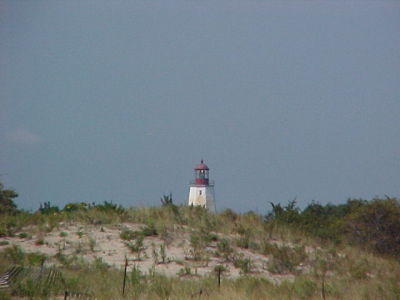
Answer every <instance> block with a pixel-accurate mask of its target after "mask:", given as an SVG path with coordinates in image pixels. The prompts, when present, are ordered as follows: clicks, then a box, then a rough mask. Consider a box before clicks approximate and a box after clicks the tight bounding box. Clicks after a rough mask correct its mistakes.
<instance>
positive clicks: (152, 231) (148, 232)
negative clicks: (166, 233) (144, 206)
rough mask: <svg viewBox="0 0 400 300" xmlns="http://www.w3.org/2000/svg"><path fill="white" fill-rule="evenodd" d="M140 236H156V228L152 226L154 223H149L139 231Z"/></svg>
mask: <svg viewBox="0 0 400 300" xmlns="http://www.w3.org/2000/svg"><path fill="white" fill-rule="evenodd" d="M141 234H143V235H144V236H156V235H158V233H157V230H156V227H155V226H154V223H152V222H151V223H149V224H147V225H146V227H144V228H143V229H142V231H141Z"/></svg>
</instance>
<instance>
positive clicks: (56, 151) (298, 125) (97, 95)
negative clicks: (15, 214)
mask: <svg viewBox="0 0 400 300" xmlns="http://www.w3.org/2000/svg"><path fill="white" fill-rule="evenodd" d="M399 32H400V1H383V0H382V1H267V0H266V1H262V0H259V1H253V0H247V1H244V0H243V1H236V0H219V1H175V0H171V1H165V0H160V1H100V0H97V1H4V0H0V120H1V121H0V145H1V147H0V174H1V175H0V176H1V177H0V181H2V182H3V183H4V184H5V185H6V186H7V187H12V188H14V189H16V190H17V192H19V194H20V197H19V198H18V199H17V203H18V205H19V206H20V207H23V208H26V209H37V208H38V207H39V203H40V202H45V201H51V202H52V203H53V204H57V205H60V206H63V205H65V204H66V203H68V202H72V201H86V202H92V201H96V202H102V201H104V200H108V201H110V200H113V201H114V202H116V203H120V204H123V205H124V206H143V205H158V204H159V203H160V202H159V199H160V197H161V196H162V195H163V194H165V193H169V192H172V194H173V197H174V200H175V202H177V203H184V202H186V199H187V196H188V182H189V181H190V180H191V179H192V177H193V167H194V165H195V164H196V163H198V162H199V161H200V159H201V158H204V160H205V162H206V163H207V164H208V165H209V167H210V169H211V176H212V177H213V179H215V182H216V186H215V189H216V200H217V208H218V209H219V210H220V209H223V208H227V207H230V208H233V209H235V210H237V211H247V210H250V209H251V210H257V211H258V212H260V213H265V212H266V211H267V210H269V204H268V202H269V201H273V202H281V203H286V202H287V201H288V200H292V199H293V198H295V197H297V200H298V203H299V204H300V205H301V206H304V205H306V204H307V203H309V202H310V201H311V200H316V201H319V202H321V203H328V202H332V203H341V202H344V201H345V200H346V199H347V198H348V197H363V198H367V199H370V198H372V197H374V196H383V195H385V194H387V195H390V196H396V197H399V196H400V183H399V179H400V161H399V157H400V118H399V114H400V34H399Z"/></svg>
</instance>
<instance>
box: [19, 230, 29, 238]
mask: <svg viewBox="0 0 400 300" xmlns="http://www.w3.org/2000/svg"><path fill="white" fill-rule="evenodd" d="M28 236H29V235H28V234H27V233H26V232H21V233H20V234H18V237H19V238H21V239H24V238H27V237H28Z"/></svg>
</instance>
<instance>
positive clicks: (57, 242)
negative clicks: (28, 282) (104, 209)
mask: <svg viewBox="0 0 400 300" xmlns="http://www.w3.org/2000/svg"><path fill="white" fill-rule="evenodd" d="M143 227H144V225H143V224H130V223H124V224H121V225H114V226H112V225H103V226H101V225H83V224H74V223H72V224H67V223H62V224H59V226H58V227H57V228H55V229H53V230H52V231H51V232H43V231H40V230H38V228H35V227H33V226H32V227H29V228H24V230H23V232H27V233H28V237H26V238H20V237H18V235H17V236H16V237H3V238H0V241H8V242H9V244H8V245H3V246H0V251H1V250H2V249H4V248H5V247H10V246H11V245H16V246H20V247H21V248H22V249H23V250H24V251H25V252H40V253H43V254H45V255H46V256H48V257H49V259H48V260H47V263H48V264H60V262H59V260H58V259H57V258H56V256H63V257H65V258H67V259H71V258H75V259H81V260H82V261H86V262H88V263H90V262H93V261H94V260H95V259H98V260H101V261H102V262H104V263H106V264H108V265H110V266H113V267H115V268H118V269H122V268H123V267H124V265H125V258H128V260H129V270H130V269H132V267H133V266H136V267H137V268H139V269H140V270H141V271H142V272H143V273H147V272H150V271H152V270H154V271H156V272H160V273H163V274H165V275H167V276H186V277H193V276H205V275H208V274H210V273H213V272H214V267H215V266H217V265H223V266H225V267H226V269H227V271H226V272H225V274H224V276H226V277H228V278H237V277H239V276H240V275H241V270H240V268H236V267H235V266H234V264H233V262H232V261H225V260H224V259H223V258H222V257H219V256H217V255H216V252H217V251H216V242H212V243H211V244H210V245H209V246H208V247H207V248H206V249H204V253H205V257H206V259H204V260H203V261H195V260H193V259H191V246H190V228H185V227H183V226H176V227H174V228H173V230H172V232H170V233H169V234H168V239H167V240H166V238H165V237H163V238H161V237H160V236H150V237H145V238H144V240H143V251H141V253H140V258H139V259H138V257H137V256H138V255H137V253H132V252H131V250H130V249H129V248H128V246H127V241H124V240H123V239H121V237H120V234H121V232H122V230H123V229H129V230H133V231H139V230H141V229H142V228H143ZM161 245H165V254H166V257H165V261H164V262H162V255H161V250H160V249H161ZM234 250H235V252H236V253H238V254H239V255H243V258H249V259H250V261H251V265H252V267H251V274H253V275H254V276H258V277H263V278H266V279H269V280H270V281H271V282H274V283H279V282H282V281H283V280H293V278H294V276H293V275H292V274H283V275H282V274H272V273H270V272H269V271H268V270H267V264H268V261H269V259H270V258H269V257H268V256H265V255H261V254H258V253H254V252H252V251H250V250H248V249H241V248H234ZM189 270H190V274H188V273H189Z"/></svg>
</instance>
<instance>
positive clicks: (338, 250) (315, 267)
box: [0, 185, 400, 300]
mask: <svg viewBox="0 0 400 300" xmlns="http://www.w3.org/2000/svg"><path fill="white" fill-rule="evenodd" d="M15 197H16V193H15V192H14V191H12V190H4V187H3V185H1V186H0V247H1V248H0V249H1V251H0V274H1V273H3V272H6V271H7V270H9V269H10V268H11V267H13V266H18V267H19V268H21V270H23V271H21V272H20V273H18V274H20V275H18V276H20V277H19V278H20V279H18V280H16V281H14V282H13V283H10V286H9V287H8V288H7V289H0V299H13V297H28V298H30V299H54V297H59V299H64V298H63V296H64V294H65V292H68V293H70V294H73V293H76V294H80V295H83V296H91V297H94V298H96V299H191V298H195V299H217V300H218V299H256V300H257V299H323V300H325V299H355V300H357V299H399V295H400V284H399V278H400V264H399V259H400V235H399V232H400V202H399V200H398V199H396V198H390V197H387V198H385V199H379V198H376V199H372V200H370V201H367V200H363V199H349V200H348V201H347V202H346V203H344V204H339V205H333V204H327V205H322V204H319V203H317V202H312V203H311V204H309V205H308V206H307V207H306V208H304V209H302V210H301V209H300V208H298V207H297V206H296V202H295V201H291V202H289V203H288V204H287V205H281V204H275V203H270V204H266V210H267V209H270V212H269V213H267V214H266V215H259V214H256V213H254V212H247V213H243V214H238V213H235V212H233V211H232V210H225V211H223V212H221V213H217V214H211V213H209V212H208V211H206V210H205V209H203V208H200V207H187V206H177V205H175V204H174V203H173V201H172V195H169V196H164V197H163V198H161V202H162V205H161V206H160V207H145V208H129V209H126V208H123V207H121V206H119V205H116V204H114V203H112V202H104V203H102V204H96V203H69V204H67V205H65V207H63V208H59V207H57V206H55V205H52V204H51V203H45V204H42V205H40V207H39V209H38V210H37V211H35V212H26V211H21V210H18V209H17V207H16V206H15V205H14V203H13V201H12V199H13V198H15ZM267 206H269V207H267ZM61 224H74V226H77V228H78V229H77V230H76V231H74V232H73V233H67V232H65V231H63V230H64V229H63V228H60V226H61ZM125 224H127V225H129V224H133V225H135V226H136V227H135V226H133V225H132V226H125ZM86 225H88V226H89V225H90V226H94V227H93V228H98V231H100V232H104V231H107V230H108V231H109V230H110V229H109V228H118V230H119V231H118V238H119V240H120V242H121V243H123V244H124V245H125V247H126V248H127V249H128V250H129V251H130V253H131V254H132V255H131V259H130V260H129V262H128V268H127V271H126V273H125V270H124V268H123V267H122V268H119V267H115V266H113V265H110V264H107V263H106V262H105V261H104V260H103V259H102V258H100V257H96V258H95V259H93V260H91V261H88V260H85V259H83V258H82V257H83V256H82V254H83V253H85V252H88V253H94V254H95V253H96V251H98V250H97V247H98V244H99V243H98V241H96V239H94V238H93V237H92V236H91V233H90V231H89V232H88V231H87V230H86V229H85V228H86V227H85V226H86ZM79 226H81V227H79ZM112 226H114V227H112ZM56 230H57V231H56ZM52 232H56V233H57V238H58V239H60V240H61V241H62V242H63V244H62V243H60V245H59V251H58V252H57V254H56V255H54V256H53V257H50V256H47V255H44V254H43V253H41V252H40V247H43V246H44V245H45V244H46V243H47V241H46V236H47V235H48V234H49V233H52ZM75 233H76V234H75ZM179 235H181V236H184V235H186V236H187V238H186V240H187V243H186V244H185V243H184V239H183V238H182V248H187V252H186V254H187V255H186V257H180V258H176V257H170V256H169V253H168V249H169V248H168V247H169V245H171V243H177V236H179ZM70 238H71V239H73V238H75V239H77V245H79V247H78V246H77V248H76V251H75V252H74V253H69V254H67V253H66V252H65V251H64V249H65V247H66V243H67V242H68V239H70ZM13 239H24V240H29V239H35V242H36V243H37V247H38V248H37V252H25V250H24V249H23V248H22V247H18V246H15V245H14V244H13ZM85 243H86V244H85ZM146 256H148V258H146ZM258 257H260V258H262V260H260V261H263V262H264V263H263V265H260V263H259V261H256V258H258ZM144 259H148V260H151V261H152V265H151V266H150V267H149V268H144V267H143V264H142V263H143V260H144ZM171 263H175V264H177V265H179V269H178V271H177V272H176V274H175V276H166V275H165V274H162V273H161V272H158V271H157V268H156V267H157V266H160V265H164V266H166V267H168V264H171ZM208 264H210V272H208V273H206V274H203V275H202V276H200V275H199V274H198V268H199V267H200V266H207V265H208ZM46 270H47V271H46ZM46 272H47V273H46ZM23 274H25V275H23ZM38 274H39V275H40V274H47V275H46V276H42V275H40V276H41V277H40V276H39V275H38ZM52 274H53V275H52ZM54 274H55V275H54ZM233 274H238V275H237V276H233ZM266 274H267V275H268V274H269V275H268V276H267V275H266ZM38 276H39V277H38ZM52 276H53V277H52ZM35 278H36V279H37V278H42V279H40V280H39V281H36V284H34V283H35V281H34V280H35ZM46 278H53V279H52V281H51V282H52V283H51V284H48V281H46ZM38 282H39V284H37V283H38Z"/></svg>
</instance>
